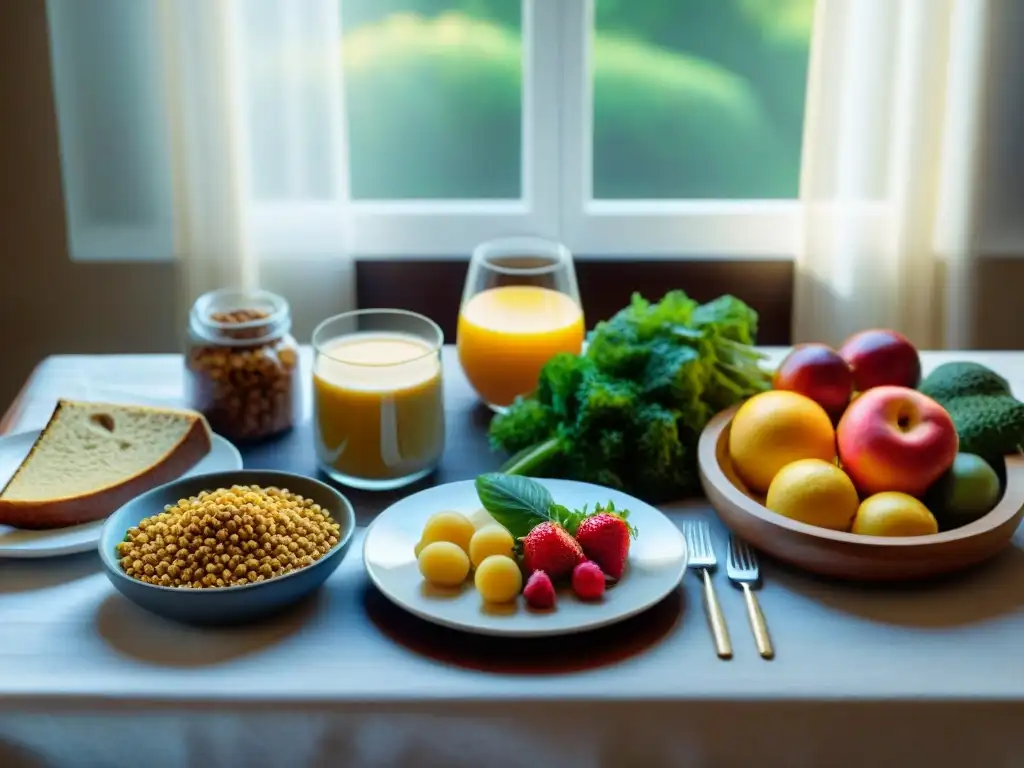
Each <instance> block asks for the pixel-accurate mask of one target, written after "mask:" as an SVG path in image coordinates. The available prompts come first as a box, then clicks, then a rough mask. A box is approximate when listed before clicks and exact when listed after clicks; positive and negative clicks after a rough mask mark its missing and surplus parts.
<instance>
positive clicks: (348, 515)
mask: <svg viewBox="0 0 1024 768" xmlns="http://www.w3.org/2000/svg"><path fill="white" fill-rule="evenodd" d="M247 475H249V476H252V475H260V476H263V477H266V476H268V475H269V476H276V477H280V478H282V479H285V478H289V477H291V478H299V479H301V480H303V481H309V482H311V483H313V484H315V485H317V486H320V487H321V488H323V489H324V490H325V492H327V493H328V494H334V495H335V496H337V497H338V498H339V499H341V502H342V508H343V509H344V510H345V520H344V524H345V532H344V535H343V536H341V537H340V538H339V539H338V543H337V544H335V545H334V546H333V547H331V548H330V549H329V550H327V552H325V553H324V554H323V556H322V557H321V558H320V559H318V560H316V561H314V562H313V563H311V564H310V565H307V566H306V567H305V568H298V569H296V570H294V571H292V572H291V573H286V574H284V575H283V576H278V577H276V578H272V579H267V580H265V581H254V582H252V583H251V584H240V585H238V586H232V587H203V588H202V589H186V588H184V587H165V586H164V585H162V584H149V583H147V582H145V581H141V580H140V579H134V578H132V577H131V576H129V575H128V574H127V573H125V572H124V571H123V570H122V569H121V563H120V561H118V560H117V559H116V558H114V556H113V555H112V554H111V553H110V552H108V551H107V547H106V546H105V544H104V542H105V541H106V540H107V536H108V529H109V531H113V530H114V526H113V521H114V518H115V517H116V516H117V515H118V513H120V511H121V510H122V509H124V508H125V507H127V506H128V505H129V504H135V503H137V502H139V501H140V500H143V499H145V498H146V497H148V496H155V495H156V494H157V492H159V491H164V490H166V489H167V488H169V487H171V486H175V485H178V484H180V483H183V482H185V481H189V482H191V481H197V480H203V479H204V478H210V479H212V478H227V477H243V478H244V477H245V476H247ZM232 485H252V483H243V482H234V483H232ZM214 487H223V486H222V485H216V486H214ZM277 487H284V486H283V485H281V486H277ZM339 522H342V521H339ZM355 531H356V513H355V509H354V508H353V506H352V502H351V501H349V499H348V497H347V496H345V494H343V493H342V492H341V491H339V490H338V489H337V488H334V487H333V486H331V485H328V484H327V483H325V482H323V481H322V480H318V479H317V478H315V477H309V476H307V475H300V474H299V473H297V472H284V471H282V470H277V469H232V470H227V471H222V472H208V473H206V474H204V475H190V476H189V477H179V478H178V479H176V480H172V481H171V482H169V483H164V484H163V485H158V486H156V487H155V488H151V489H149V490H148V491H146V492H145V493H140V494H139V495H138V496H136V497H134V498H132V499H131V500H129V501H127V502H125V503H124V504H122V505H121V506H120V507H118V508H117V509H115V510H114V511H113V512H112V513H111V514H110V515H109V516H108V517H107V519H106V520H104V521H103V528H102V529H101V530H100V540H99V543H98V544H97V545H96V546H97V549H98V550H99V556H100V560H101V561H102V562H103V565H104V566H105V567H106V569H107V572H108V573H111V574H114V575H115V576H117V577H118V578H120V579H124V580H125V581H126V582H128V583H131V584H137V585H139V586H141V587H147V588H150V589H156V590H160V591H163V592H170V593H173V594H176V595H184V594H191V595H212V594H225V593H229V592H230V593H231V594H236V593H241V592H243V591H244V590H247V589H254V588H257V587H265V586H267V585H268V584H280V583H282V582H284V581H285V580H286V579H289V578H291V577H292V576H299V575H301V574H303V573H306V572H308V571H309V570H310V569H311V568H314V567H315V566H317V565H318V564H320V563H323V562H324V561H326V560H327V559H329V558H330V557H331V556H333V555H335V554H336V553H337V551H338V550H339V549H341V548H342V547H345V546H347V545H348V544H349V542H351V541H352V537H353V536H354V535H355ZM125 532H127V529H125ZM123 540H124V539H123V536H122V538H121V539H120V540H119V541H123Z"/></svg>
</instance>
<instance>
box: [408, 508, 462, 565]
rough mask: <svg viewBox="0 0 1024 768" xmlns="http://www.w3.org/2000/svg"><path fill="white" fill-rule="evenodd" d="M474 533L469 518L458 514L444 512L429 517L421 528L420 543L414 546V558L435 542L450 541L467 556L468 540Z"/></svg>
mask: <svg viewBox="0 0 1024 768" xmlns="http://www.w3.org/2000/svg"><path fill="white" fill-rule="evenodd" d="M474 533H476V527H475V526H474V525H473V523H471V522H470V521H469V518H468V517H466V516H465V515H463V514H462V513H460V512H452V511H444V512H438V513H437V514H435V515H431V517H430V519H429V520H427V523H426V525H424V526H423V534H422V535H421V536H420V543H419V544H418V545H417V546H416V549H417V552H416V556H417V557H419V555H420V551H422V549H423V548H424V547H425V546H426V545H427V544H433V543H434V542H435V541H450V542H451V543H452V544H455V545H456V546H457V547H460V548H461V549H462V551H463V552H465V553H466V554H469V540H470V539H471V538H473V534H474Z"/></svg>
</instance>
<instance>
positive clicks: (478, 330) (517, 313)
mask: <svg viewBox="0 0 1024 768" xmlns="http://www.w3.org/2000/svg"><path fill="white" fill-rule="evenodd" d="M583 334H584V322H583V310H582V307H581V304H580V293H579V288H578V287H577V285H576V269H575V267H574V266H573V260H572V254H571V253H570V252H569V249H568V248H566V247H565V246H564V245H562V244H560V243H554V242H551V241H548V240H543V239H541V238H536V237H511V238H505V239H502V240H492V241H490V242H486V243H483V244H481V245H479V246H477V248H476V250H475V251H473V257H472V259H471V260H470V263H469V271H468V272H467V274H466V286H465V288H464V289H463V294H462V305H461V308H460V310H459V325H458V339H457V346H458V351H459V362H460V363H461V364H462V370H463V371H464V372H465V374H466V378H467V379H469V383H470V384H471V385H472V386H473V388H474V389H475V390H476V392H477V394H478V395H479V396H480V398H481V399H482V400H483V401H484V402H485V403H487V405H489V406H490V407H491V408H492V409H493V410H495V411H500V410H502V409H503V408H504V407H505V406H508V405H510V404H511V403H512V401H513V400H514V399H515V398H516V396H517V395H527V394H529V393H531V392H532V391H533V390H534V389H535V388H536V386H537V377H538V375H539V374H540V370H541V368H543V367H544V364H545V363H546V362H547V361H548V360H550V359H551V358H552V357H553V356H554V355H556V354H558V353H559V352H571V353H574V354H579V352H580V351H581V349H582V346H583Z"/></svg>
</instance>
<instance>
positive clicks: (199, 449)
mask: <svg viewBox="0 0 1024 768" xmlns="http://www.w3.org/2000/svg"><path fill="white" fill-rule="evenodd" d="M197 415H198V414H197ZM212 445H213V443H212V440H211V437H210V428H209V426H208V425H207V423H206V420H205V419H204V418H203V417H202V416H198V418H197V419H196V420H195V421H194V422H193V423H192V426H191V427H190V428H189V430H188V432H186V433H185V436H184V437H183V438H182V439H181V440H180V441H179V442H178V444H177V445H176V446H175V447H174V449H173V450H172V451H171V452H170V454H169V455H168V458H167V459H166V460H165V461H161V462H160V463H158V464H156V465H154V466H152V467H150V468H149V469H147V470H145V471H144V472H141V473H139V474H137V475H134V476H133V477H129V478H127V479H126V480H124V481H122V482H120V483H117V484H115V485H109V486H107V487H106V488H99V489H97V490H95V491H92V492H90V493H86V494H82V495H81V496H71V497H68V498H63V499H46V500H39V501H36V500H32V501H18V500H10V499H2V498H0V524H2V525H12V526H14V527H15V528H22V529H26V530H47V529H53V528H66V527H68V526H70V525H79V524H81V523H89V522H92V521H94V520H102V519H103V518H105V517H108V516H109V515H110V514H111V513H113V512H114V511H115V510H117V509H118V508H119V507H121V506H122V505H123V504H125V503H127V502H129V501H131V500H132V499H134V498H135V497H136V496H138V495H139V494H141V493H145V492H146V491H148V490H150V489H151V488H155V487H157V486H158V485H163V484H164V483H169V482H170V481H171V480H175V479H177V478H179V477H181V476H182V475H183V474H185V473H186V472H188V471H189V470H190V469H192V467H194V466H195V465H196V464H198V463H199V462H200V461H201V460H202V459H203V457H204V456H206V454H208V453H209V452H210V450H211V448H212ZM34 450H35V447H34V446H33V451H34ZM31 455H32V453H31V452H30V453H29V456H31ZM26 461H27V458H26ZM12 479H13V478H12ZM156 511H159V510H156Z"/></svg>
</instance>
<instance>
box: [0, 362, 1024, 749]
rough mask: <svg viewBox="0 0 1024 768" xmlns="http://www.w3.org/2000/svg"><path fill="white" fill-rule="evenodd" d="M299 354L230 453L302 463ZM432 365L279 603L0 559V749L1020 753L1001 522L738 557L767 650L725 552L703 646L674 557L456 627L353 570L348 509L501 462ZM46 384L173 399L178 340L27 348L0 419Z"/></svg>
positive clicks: (1020, 662)
mask: <svg viewBox="0 0 1024 768" xmlns="http://www.w3.org/2000/svg"><path fill="white" fill-rule="evenodd" d="M765 352H766V353H767V355H766V357H767V359H768V360H769V361H772V360H775V361H777V360H778V359H779V357H780V356H781V355H782V354H784V352H785V350H783V349H778V348H773V349H766V350H765ZM921 357H922V362H923V366H924V370H925V372H926V373H927V371H929V370H930V369H932V368H934V367H935V366H936V365H938V364H941V363H943V362H947V361H950V360H974V361H976V362H979V363H982V364H984V365H987V366H989V367H990V368H992V369H993V370H995V371H997V372H999V373H1000V374H1002V375H1003V376H1004V377H1006V378H1007V380H1008V381H1010V383H1011V386H1012V387H1013V389H1014V391H1015V393H1016V394H1017V395H1018V396H1024V352H999V351H994V352H953V351H948V352H923V353H922V354H921ZM300 360H301V362H300V365H301V366H302V369H301V370H302V374H301V376H302V379H301V380H302V381H303V382H305V385H304V392H303V395H304V399H303V408H302V414H301V418H299V419H297V422H296V425H295V427H294V428H293V429H291V430H290V431H289V432H288V433H286V434H284V435H282V436H280V437H278V438H275V439H270V440H265V441H262V442H259V443H256V444H252V445H239V446H238V447H239V448H240V450H241V453H242V457H243V461H244V465H245V467H246V468H273V469H280V470H286V471H289V472H296V473H301V474H305V475H310V476H314V477H317V476H319V472H318V469H317V464H316V458H315V453H314V444H313V443H314V441H313V432H312V427H311V415H312V407H311V380H312V374H311V370H310V368H311V363H312V359H311V352H310V350H309V349H308V348H303V350H302V354H301V356H300ZM443 366H444V367H443V371H444V397H445V409H446V428H447V443H446V449H445V453H444V456H443V458H442V461H441V464H440V467H439V468H438V469H437V471H436V472H435V473H434V474H433V475H431V476H430V477H428V478H426V479H425V480H423V481H420V482H418V483H417V484H415V485H413V486H410V487H406V488H404V489H400V490H396V491H388V492H377V493H374V492H367V491H357V490H353V489H346V490H344V492H345V493H346V495H347V496H348V497H349V499H350V500H351V502H352V504H353V505H354V507H355V510H356V515H357V523H358V525H359V530H358V531H357V533H356V539H355V541H354V543H353V545H352V547H351V548H350V549H349V551H348V553H347V555H346V557H345V558H344V560H343V562H342V564H341V566H340V567H339V568H338V570H337V571H335V572H334V573H333V574H332V575H331V577H330V578H329V579H328V580H327V581H326V583H325V584H324V586H323V587H322V588H321V589H320V590H318V591H317V592H316V593H315V594H314V595H313V596H312V597H310V598H308V599H306V600H305V601H303V602H302V603H301V604H300V605H298V606H296V607H295V608H294V609H292V610H289V611H288V612H287V613H285V614H282V615H280V616H277V617H275V618H273V619H270V620H267V621H263V622H260V623H258V624H254V625H248V626H240V627H230V628H216V629H215V628H196V627H189V626H185V625H179V624H175V623H172V622H170V621H168V620H165V619H162V618H160V617H157V616H155V615H152V614H149V613H147V612H145V611H144V610H142V609H141V608H139V607H137V606H136V605H135V604H133V603H131V602H129V601H128V600H127V599H126V598H125V597H123V596H122V595H121V594H120V593H119V592H117V591H116V590H115V589H114V588H113V587H112V586H111V584H110V582H109V581H108V579H107V576H106V575H105V573H104V572H103V570H102V567H101V564H100V559H99V557H98V556H97V554H96V553H94V552H86V553H81V554H77V555H72V556H65V557H50V558H46V559H35V560H17V559H0V766H3V768H18V767H20V766H33V767H35V766H103V767H104V768H118V767H120V766H125V767H126V768H128V767H130V768H138V767H139V766H203V767H204V768H215V767H217V766H245V767H246V768H258V767H261V766H288V767H289V768H291V767H295V768H299V767H300V766H417V767H418V766H445V767H455V766H524V767H528V768H542V767H546V766H553V767H554V766H636V767H637V768H641V767H643V768H655V767H660V766H685V767H686V768H699V767H701V766H758V767H760V766H787V768H793V767H797V766H820V767H822V768H840V767H841V766H869V765H870V766H873V767H875V768H878V767H880V766H900V767H901V768H906V767H907V766H929V768H936V767H937V766H946V765H958V766H967V765H972V766H986V767H987V766H1006V767H1007V768H1009V766H1022V765H1024V725H1022V723H1024V536H1022V533H1021V531H1020V530H1018V531H1017V533H1016V534H1015V537H1014V539H1013V541H1012V543H1011V545H1010V546H1009V547H1007V548H1006V549H1005V550H1004V551H1003V552H1001V553H1000V554H999V555H997V556H996V557H994V558H993V559H992V560H990V561H989V562H987V563H985V564H983V565H981V566H977V567H975V568H973V569H971V570H969V571H967V572H963V573H960V574H957V575H954V576H948V577H944V578H942V579H939V580H934V581H928V582H924V583H915V584H875V585H866V584H858V583H847V582H840V581H834V580H828V579H825V578H821V577H816V576H813V575H811V574H808V573H805V572H801V571H799V570H796V569H795V568H793V567H789V566H786V565H784V564H782V563H778V562H775V561H773V560H771V559H770V558H768V557H766V556H761V566H762V567H761V575H762V581H761V587H760V590H759V592H758V596H759V598H760V602H761V607H762V609H763V612H764V615H765V617H766V620H767V624H768V627H769V631H770V633H771V638H772V642H773V644H774V647H775V658H773V659H771V660H766V659H763V658H761V657H760V656H759V654H758V652H757V648H756V646H755V642H754V638H753V635H752V633H751V631H750V626H749V624H748V620H747V614H746V609H745V604H744V599H743V593H742V592H741V591H740V590H738V589H735V588H734V587H733V586H732V585H731V584H730V582H729V580H728V578H727V575H726V573H725V569H724V568H719V569H718V570H717V571H716V572H715V574H714V581H715V584H716V587H717V590H718V596H719V600H720V602H721V606H722V610H723V612H724V615H725V619H726V622H727V625H728V627H729V631H730V633H731V636H732V640H733V645H734V648H735V653H734V656H733V658H732V659H731V660H722V659H719V658H718V657H717V656H716V653H715V646H714V642H713V637H712V634H711V632H710V631H709V627H708V623H707V620H706V617H705V612H704V610H703V605H702V597H701V596H702V585H701V582H700V580H699V579H698V577H697V575H696V574H695V573H693V572H687V573H685V574H684V576H683V579H682V582H681V583H680V584H679V586H678V587H677V588H676V589H675V590H674V591H673V592H672V593H671V594H670V595H669V596H668V597H666V598H665V599H664V600H662V601H661V602H660V603H658V604H657V605H655V606H654V607H652V608H651V609H649V610H647V611H645V612H643V613H641V614H639V615H637V616H634V617H632V618H630V619H627V620H625V621H623V622H621V623H619V624H616V625H614V626H610V627H606V628H602V629H597V630H594V631H591V632H587V633H582V634H577V635H570V636H562V637H549V638H508V637H487V636H477V635H472V634H465V633H460V632H458V631H455V630H452V629H448V628H444V627H440V626H435V625H433V624H430V623H427V622H426V621H423V620H421V619H419V618H415V617H413V616H411V615H409V614H407V613H405V612H403V610H402V609H401V608H399V607H397V606H396V605H393V604H392V603H391V602H389V601H388V600H387V599H386V598H385V597H384V596H383V595H382V594H381V593H379V592H378V591H377V590H376V589H375V588H374V587H373V586H372V584H371V583H370V581H369V580H368V578H367V576H366V574H365V571H364V566H363V559H362V536H363V532H364V530H365V526H366V525H367V524H368V523H370V522H371V521H372V520H373V519H374V517H375V516H376V515H378V514H379V513H380V512H381V511H382V510H383V509H385V508H386V507H387V506H388V505H390V504H392V503H394V502H395V501H396V500H398V499H400V498H402V497H403V496H405V495H408V494H409V493H413V492H415V491H417V490H420V489H422V488H425V487H429V486H433V485H437V484H442V483H447V482H451V481H457V480H466V479H470V478H473V477H475V476H476V475H477V474H479V473H481V472H486V471H492V470H495V469H497V468H498V467H500V465H501V462H502V459H503V457H502V456H501V455H500V454H498V453H495V452H494V451H493V450H491V448H490V447H489V445H488V441H487V425H488V422H489V420H490V418H491V412H490V411H489V410H488V409H487V408H486V407H484V406H483V405H482V404H480V402H479V401H478V399H477V398H476V396H475V395H474V393H473V391H472V389H471V387H470V386H469V384H468V382H467V381H466V379H465V378H464V377H463V375H462V372H461V370H460V367H459V364H458V358H457V354H456V352H455V349H454V348H452V347H445V348H444V350H443ZM59 398H70V399H78V400H96V401H103V402H125V403H132V402H140V403H146V404H152V403H166V404H169V405H178V406H180V405H183V404H184V374H183V364H182V359H181V357H180V356H179V355H173V354H152V355H57V356H53V357H49V358H47V359H45V360H44V361H42V362H41V363H40V364H39V365H38V366H37V367H36V369H35V370H34V372H33V373H32V375H31V377H30V378H29V379H28V381H27V382H26V383H25V386H24V387H23V389H22V391H21V393H20V394H19V396H18V397H17V399H16V400H15V402H14V403H12V404H11V406H10V408H9V410H8V411H7V413H6V416H5V417H4V419H3V422H2V423H0V429H2V431H3V432H5V433H6V434H13V433H17V432H21V431H25V430H32V429H39V428H41V427H42V426H44V425H45V424H46V422H47V419H48V418H49V416H50V414H51V412H52V411H53V408H54V406H55V404H56V402H57V400H58V399H59ZM660 509H661V510H662V511H663V512H664V514H665V515H667V516H668V517H669V519H670V520H672V522H673V523H675V524H676V525H678V526H680V527H682V525H683V523H684V522H685V521H687V520H692V519H704V520H707V521H709V522H710V523H711V526H712V532H713V540H714V545H715V549H716V551H717V554H718V557H719V562H720V563H723V562H724V557H725V554H726V541H727V540H726V535H727V534H726V531H725V529H724V528H723V527H722V526H721V524H720V523H719V522H718V520H717V518H716V516H715V513H714V510H713V509H712V508H711V507H710V506H709V504H708V502H707V501H706V500H704V499H702V498H693V499H686V500H680V501H678V502H676V503H671V504H666V505H662V506H661V507H660ZM641 535H642V532H641Z"/></svg>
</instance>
